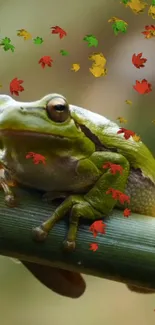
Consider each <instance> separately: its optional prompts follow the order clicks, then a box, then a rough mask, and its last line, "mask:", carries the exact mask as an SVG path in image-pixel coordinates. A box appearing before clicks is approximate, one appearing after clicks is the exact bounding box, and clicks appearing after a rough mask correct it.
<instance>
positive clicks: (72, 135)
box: [0, 94, 155, 250]
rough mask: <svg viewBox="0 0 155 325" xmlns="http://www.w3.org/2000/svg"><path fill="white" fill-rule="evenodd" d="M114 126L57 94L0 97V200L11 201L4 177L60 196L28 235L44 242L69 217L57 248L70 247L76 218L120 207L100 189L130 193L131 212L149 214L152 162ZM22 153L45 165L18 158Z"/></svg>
mask: <svg viewBox="0 0 155 325" xmlns="http://www.w3.org/2000/svg"><path fill="white" fill-rule="evenodd" d="M118 131H119V126H118V125H117V124H116V123H114V122H112V121H110V120H109V119H107V118H105V117H103V116H101V115H99V114H96V113H93V112H91V111H89V110H86V109H84V108H81V107H77V106H74V105H70V104H69V103H68V101H67V100H66V98H65V97H64V96H62V95H59V94H49V95H47V96H45V97H43V98H41V99H40V100H37V101H34V102H28V103H27V102H20V101H16V100H15V99H13V98H11V97H10V96H6V95H0V147H1V150H0V164H1V168H2V169H3V170H4V176H3V177H1V179H0V183H1V186H2V188H3V190H4V193H5V201H6V203H7V205H8V206H11V207H12V206H14V205H15V204H16V201H15V197H14V195H13V191H12V188H11V184H10V182H15V183H16V184H18V185H22V186H23V185H24V186H26V187H29V188H34V189H37V190H40V191H43V192H44V193H45V197H46V198H48V200H54V199H57V198H63V199H64V200H63V202H62V203H61V204H60V205H59V206H58V208H56V210H55V211H54V213H53V214H52V215H51V216H49V219H48V220H46V221H45V222H43V223H42V224H41V225H38V227H36V228H35V229H33V230H32V232H33V237H34V239H35V240H38V241H44V240H45V239H46V237H47V235H48V233H49V231H50V230H51V229H52V228H53V227H54V225H55V223H56V222H58V221H59V220H60V219H62V218H63V217H64V216H65V215H66V214H69V216H70V219H69V221H70V222H69V229H68V233H67V236H66V239H65V241H64V248H65V249H67V250H74V249H75V243H76V234H77V230H78V224H79V220H80V218H81V217H82V218H86V219H88V220H92V221H95V220H97V219H101V218H103V217H104V216H105V217H106V216H108V215H109V214H110V213H111V211H112V210H113V208H114V207H118V208H123V209H124V206H122V205H120V203H118V201H117V200H116V199H115V198H114V197H113V196H112V195H108V194H107V191H108V189H109V188H113V189H116V190H119V191H121V192H122V193H125V194H126V195H127V196H129V197H130V204H129V205H128V207H129V209H131V211H133V212H136V213H140V214H145V215H150V216H155V159H154V157H153V155H152V154H151V152H150V151H149V149H148V148H147V147H146V146H145V145H144V144H143V142H142V141H139V142H137V141H135V140H134V139H133V137H130V138H129V139H128V140H126V139H125V138H124V134H120V133H118ZM30 152H31V153H38V154H40V155H42V156H43V157H45V161H46V163H44V164H43V163H38V164H34V163H33V161H32V159H26V157H27V155H28V153H30ZM107 163H112V164H115V165H120V166H121V168H122V172H116V173H114V174H112V173H111V171H110V169H108V168H104V166H105V164H107ZM9 184H10V185H9Z"/></svg>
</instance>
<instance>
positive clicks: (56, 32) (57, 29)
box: [51, 26, 67, 39]
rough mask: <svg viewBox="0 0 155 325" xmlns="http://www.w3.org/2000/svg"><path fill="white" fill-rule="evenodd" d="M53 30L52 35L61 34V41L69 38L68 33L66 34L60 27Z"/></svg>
mask: <svg viewBox="0 0 155 325" xmlns="http://www.w3.org/2000/svg"><path fill="white" fill-rule="evenodd" d="M51 29H52V34H59V37H60V39H62V38H63V37H65V36H67V33H66V32H65V30H64V29H62V28H61V27H59V26H54V27H51Z"/></svg>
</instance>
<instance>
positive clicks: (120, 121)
mask: <svg viewBox="0 0 155 325" xmlns="http://www.w3.org/2000/svg"><path fill="white" fill-rule="evenodd" d="M117 121H119V123H127V120H126V119H125V118H124V117H121V116H119V117H117Z"/></svg>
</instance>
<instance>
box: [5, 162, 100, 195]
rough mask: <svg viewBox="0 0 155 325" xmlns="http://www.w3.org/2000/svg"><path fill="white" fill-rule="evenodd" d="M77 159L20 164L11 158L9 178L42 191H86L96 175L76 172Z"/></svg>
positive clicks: (94, 180)
mask: <svg viewBox="0 0 155 325" xmlns="http://www.w3.org/2000/svg"><path fill="white" fill-rule="evenodd" d="M77 164H78V161H77V160H76V159H74V158H72V157H71V158H62V159H56V160H55V162H54V163H53V162H52V163H51V164H50V163H48V164H45V165H44V164H42V163H40V164H37V165H35V164H34V163H33V162H32V165H31V167H30V164H29V163H27V161H26V162H25V164H24V165H23V163H21V164H20V162H19V161H18V162H17V161H14V160H13V159H12V160H11V161H9V164H8V165H9V169H10V170H11V178H12V179H13V180H15V181H17V182H18V183H20V184H22V185H26V186H28V187H32V188H36V189H38V190H43V191H69V192H70V191H71V192H76V193H78V192H80V193H81V192H86V191H87V190H88V189H89V188H90V187H91V186H92V185H93V184H94V183H95V182H96V180H97V177H96V176H95V177H94V176H93V175H92V174H91V172H90V175H89V176H88V173H87V176H85V174H83V175H80V174H78V173H77V171H76V169H77Z"/></svg>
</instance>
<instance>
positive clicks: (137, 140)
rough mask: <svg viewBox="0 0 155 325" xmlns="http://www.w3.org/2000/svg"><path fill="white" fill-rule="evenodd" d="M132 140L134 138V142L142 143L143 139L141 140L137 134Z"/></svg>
mask: <svg viewBox="0 0 155 325" xmlns="http://www.w3.org/2000/svg"><path fill="white" fill-rule="evenodd" d="M132 138H133V140H134V141H136V142H139V141H141V138H140V136H139V135H137V134H135V135H133V136H132Z"/></svg>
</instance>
